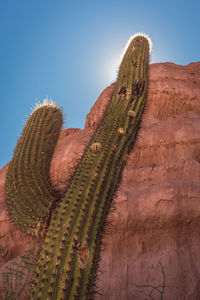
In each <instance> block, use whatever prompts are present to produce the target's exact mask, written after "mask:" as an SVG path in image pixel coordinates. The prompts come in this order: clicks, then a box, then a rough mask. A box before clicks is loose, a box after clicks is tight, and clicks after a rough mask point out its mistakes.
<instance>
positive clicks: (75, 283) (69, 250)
mask: <svg viewBox="0 0 200 300" xmlns="http://www.w3.org/2000/svg"><path fill="white" fill-rule="evenodd" d="M149 48H150V45H149V41H148V39H147V38H146V37H144V36H142V35H138V36H136V37H135V38H134V39H133V40H132V41H131V42H130V44H129V47H128V49H127V51H126V53H125V55H124V58H123V60H122V63H121V66H120V70H119V74H118V79H117V83H116V86H115V90H114V92H113V96H112V99H111V101H110V104H109V107H108V109H107V111H106V115H105V117H104V118H103V120H102V121H101V124H100V125H99V127H98V129H97V130H96V132H95V134H94V136H93V138H92V140H91V141H90V143H89V145H88V146H87V148H86V150H85V152H84V155H83V157H82V159H81V162H80V163H79V165H78V166H77V168H76V170H75V172H74V175H73V179H72V181H71V183H70V185H69V187H68V190H67V192H66V194H65V196H64V197H63V198H62V199H61V200H60V202H59V204H58V205H57V207H56V208H55V209H54V210H53V211H52V215H51V221H50V225H49V228H48V231H47V235H46V238H45V241H44V244H43V247H42V250H41V252H40V255H39V258H38V263H37V267H36V272H35V278H34V282H33V286H32V294H31V299H41V300H42V299H67V300H69V299H91V298H92V295H93V285H94V280H95V276H96V269H97V266H98V261H99V254H100V244H101V236H102V232H103V228H104V224H105V219H106V215H107V213H108V211H109V207H110V203H111V200H112V198H113V196H114V193H115V191H116V189H117V186H118V184H119V182H120V178H121V174H122V170H123V167H124V165H125V161H126V159H124V158H126V157H127V155H128V153H129V151H130V149H131V148H132V146H133V143H134V141H135V138H136V134H137V131H138V128H139V125H140V121H141V116H142V113H143V109H144V105H145V99H146V95H147V83H148V64H149ZM130 111H131V112H132V113H130ZM119 128H120V130H119ZM96 145H100V146H98V147H97V146H96ZM97 150H98V151H97Z"/></svg>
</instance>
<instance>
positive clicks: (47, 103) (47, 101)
mask: <svg viewBox="0 0 200 300" xmlns="http://www.w3.org/2000/svg"><path fill="white" fill-rule="evenodd" d="M43 106H49V107H56V108H58V105H57V104H55V103H54V102H53V100H52V99H48V98H46V99H44V100H43V102H42V103H40V102H37V103H36V104H35V106H34V107H33V109H32V112H31V114H33V113H34V112H35V111H36V110H37V109H38V108H40V107H43Z"/></svg>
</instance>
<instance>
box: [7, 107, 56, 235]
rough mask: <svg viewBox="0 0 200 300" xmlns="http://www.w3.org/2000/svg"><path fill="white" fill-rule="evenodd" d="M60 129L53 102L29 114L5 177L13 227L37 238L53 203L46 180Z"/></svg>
mask: <svg viewBox="0 0 200 300" xmlns="http://www.w3.org/2000/svg"><path fill="white" fill-rule="evenodd" d="M61 126H62V113H61V111H60V109H59V108H58V107H57V106H56V105H55V104H54V103H52V102H44V104H41V105H39V106H38V107H36V108H35V110H34V111H33V112H32V114H31V116H30V117H29V119H28V120H27V122H26V125H25V127H24V129H23V132H22V135H21V137H20V138H19V140H18V142H17V146H16V148H15V151H14V155H13V158H12V160H11V162H10V165H9V169H8V173H7V178H6V201H7V206H8V211H9V213H10V216H11V219H12V221H13V222H14V224H15V225H16V226H17V227H18V228H19V229H20V230H21V231H22V232H24V233H27V234H28V235H31V236H33V237H40V236H41V234H42V232H43V231H42V228H44V225H45V223H46V221H47V219H48V216H49V210H50V206H51V204H52V202H53V201H55V200H56V194H55V192H54V191H53V189H52V186H51V183H50V177H49V168H50V162H51V158H52V155H53V151H54V148H55V145H56V143H57V140H58V137H59V134H60V130H61Z"/></svg>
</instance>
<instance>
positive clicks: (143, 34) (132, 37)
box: [120, 32, 153, 61]
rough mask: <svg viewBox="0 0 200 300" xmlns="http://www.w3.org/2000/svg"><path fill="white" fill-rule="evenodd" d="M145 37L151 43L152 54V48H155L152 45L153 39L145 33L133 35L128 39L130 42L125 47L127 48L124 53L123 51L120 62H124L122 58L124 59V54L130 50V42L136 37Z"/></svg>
mask: <svg viewBox="0 0 200 300" xmlns="http://www.w3.org/2000/svg"><path fill="white" fill-rule="evenodd" d="M137 36H138V37H140V36H141V37H145V38H146V39H147V41H148V42H149V52H151V50H152V47H153V43H152V41H151V38H150V37H149V36H148V35H147V34H146V33H143V32H137V33H135V34H133V35H131V36H130V38H129V39H128V41H127V42H126V45H125V47H124V49H123V51H122V54H121V57H120V58H121V59H120V61H122V58H123V57H124V54H125V53H126V50H127V49H128V46H129V44H130V42H131V41H132V40H133V39H134V38H135V37H137Z"/></svg>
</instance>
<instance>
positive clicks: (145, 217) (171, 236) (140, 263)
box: [0, 62, 200, 300]
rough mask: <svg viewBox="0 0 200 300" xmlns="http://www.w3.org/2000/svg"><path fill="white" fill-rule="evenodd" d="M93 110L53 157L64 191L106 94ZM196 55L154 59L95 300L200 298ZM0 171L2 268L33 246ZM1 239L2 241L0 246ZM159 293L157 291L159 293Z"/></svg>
mask: <svg viewBox="0 0 200 300" xmlns="http://www.w3.org/2000/svg"><path fill="white" fill-rule="evenodd" d="M113 88H114V84H112V85H111V86H110V87H108V88H106V89H105V90H104V91H103V93H102V94H101V95H100V97H99V99H98V100H97V102H96V103H95V105H94V106H93V108H92V109H91V112H90V113H89V114H88V116H87V119H86V125H85V129H83V130H80V129H66V130H63V131H62V133H61V136H60V139H59V142H58V145H57V147H56V151H55V154H54V157H53V160H52V164H51V175H52V181H53V183H54V185H55V187H56V188H57V189H59V190H63V189H64V187H65V183H66V181H67V179H68V178H69V174H70V173H71V172H72V171H73V168H74V167H75V165H76V164H77V162H78V160H79V158H80V156H81V154H82V153H83V151H84V148H85V146H86V144H87V143H88V141H89V139H90V137H91V135H92V134H93V132H94V130H95V128H96V126H97V125H98V123H99V121H100V119H101V117H102V116H103V113H104V111H105V109H106V106H107V104H108V102H109V100H110V97H111V94H112V91H113ZM199 163H200V62H197V63H191V64H189V65H187V66H179V65H175V64H173V63H159V64H152V65H151V66H150V70H149V91H148V97H147V105H146V110H145V113H144V116H143V120H142V124H141V128H140V131H139V135H138V138H137V141H136V144H135V146H134V148H133V150H132V152H131V153H130V155H129V158H128V161H127V165H126V167H125V169H124V172H123V177H122V182H121V184H120V187H119V190H118V192H117V195H116V198H115V199H114V201H113V205H114V211H113V212H111V213H110V214H109V216H108V220H109V233H107V234H106V235H105V236H104V238H103V250H102V255H101V256H102V260H101V263H100V271H99V274H98V280H97V283H96V284H97V287H98V290H99V292H100V293H101V294H102V295H103V296H100V295H97V296H96V297H95V299H98V300H99V299H108V300H120V299H124V300H125V299H126V300H127V299H131V300H132V299H141V300H142V299H166V300H173V299H180V300H183V299H191V300H194V299H200V259H199V252H200V237H199V225H200V181H199V179H200V164H199ZM6 170H7V167H5V168H3V169H2V170H1V171H0V205H1V211H0V221H1V223H0V233H1V234H3V233H5V234H6V239H5V238H4V239H3V240H0V242H1V245H5V244H8V248H7V250H6V252H4V253H3V255H2V257H1V263H2V264H1V265H2V268H1V272H2V271H3V270H4V269H5V266H6V265H8V264H9V261H10V260H11V259H14V260H15V259H16V258H17V257H18V256H19V255H21V254H22V253H23V251H24V248H26V249H28V248H30V247H31V244H29V242H30V241H28V239H26V238H24V237H22V236H21V234H20V233H19V232H18V231H17V230H16V228H14V226H13V225H12V223H10V219H9V216H8V215H7V212H6V205H5V192H4V184H5V175H6ZM1 245H0V246H1ZM162 296H163V298H162Z"/></svg>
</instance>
